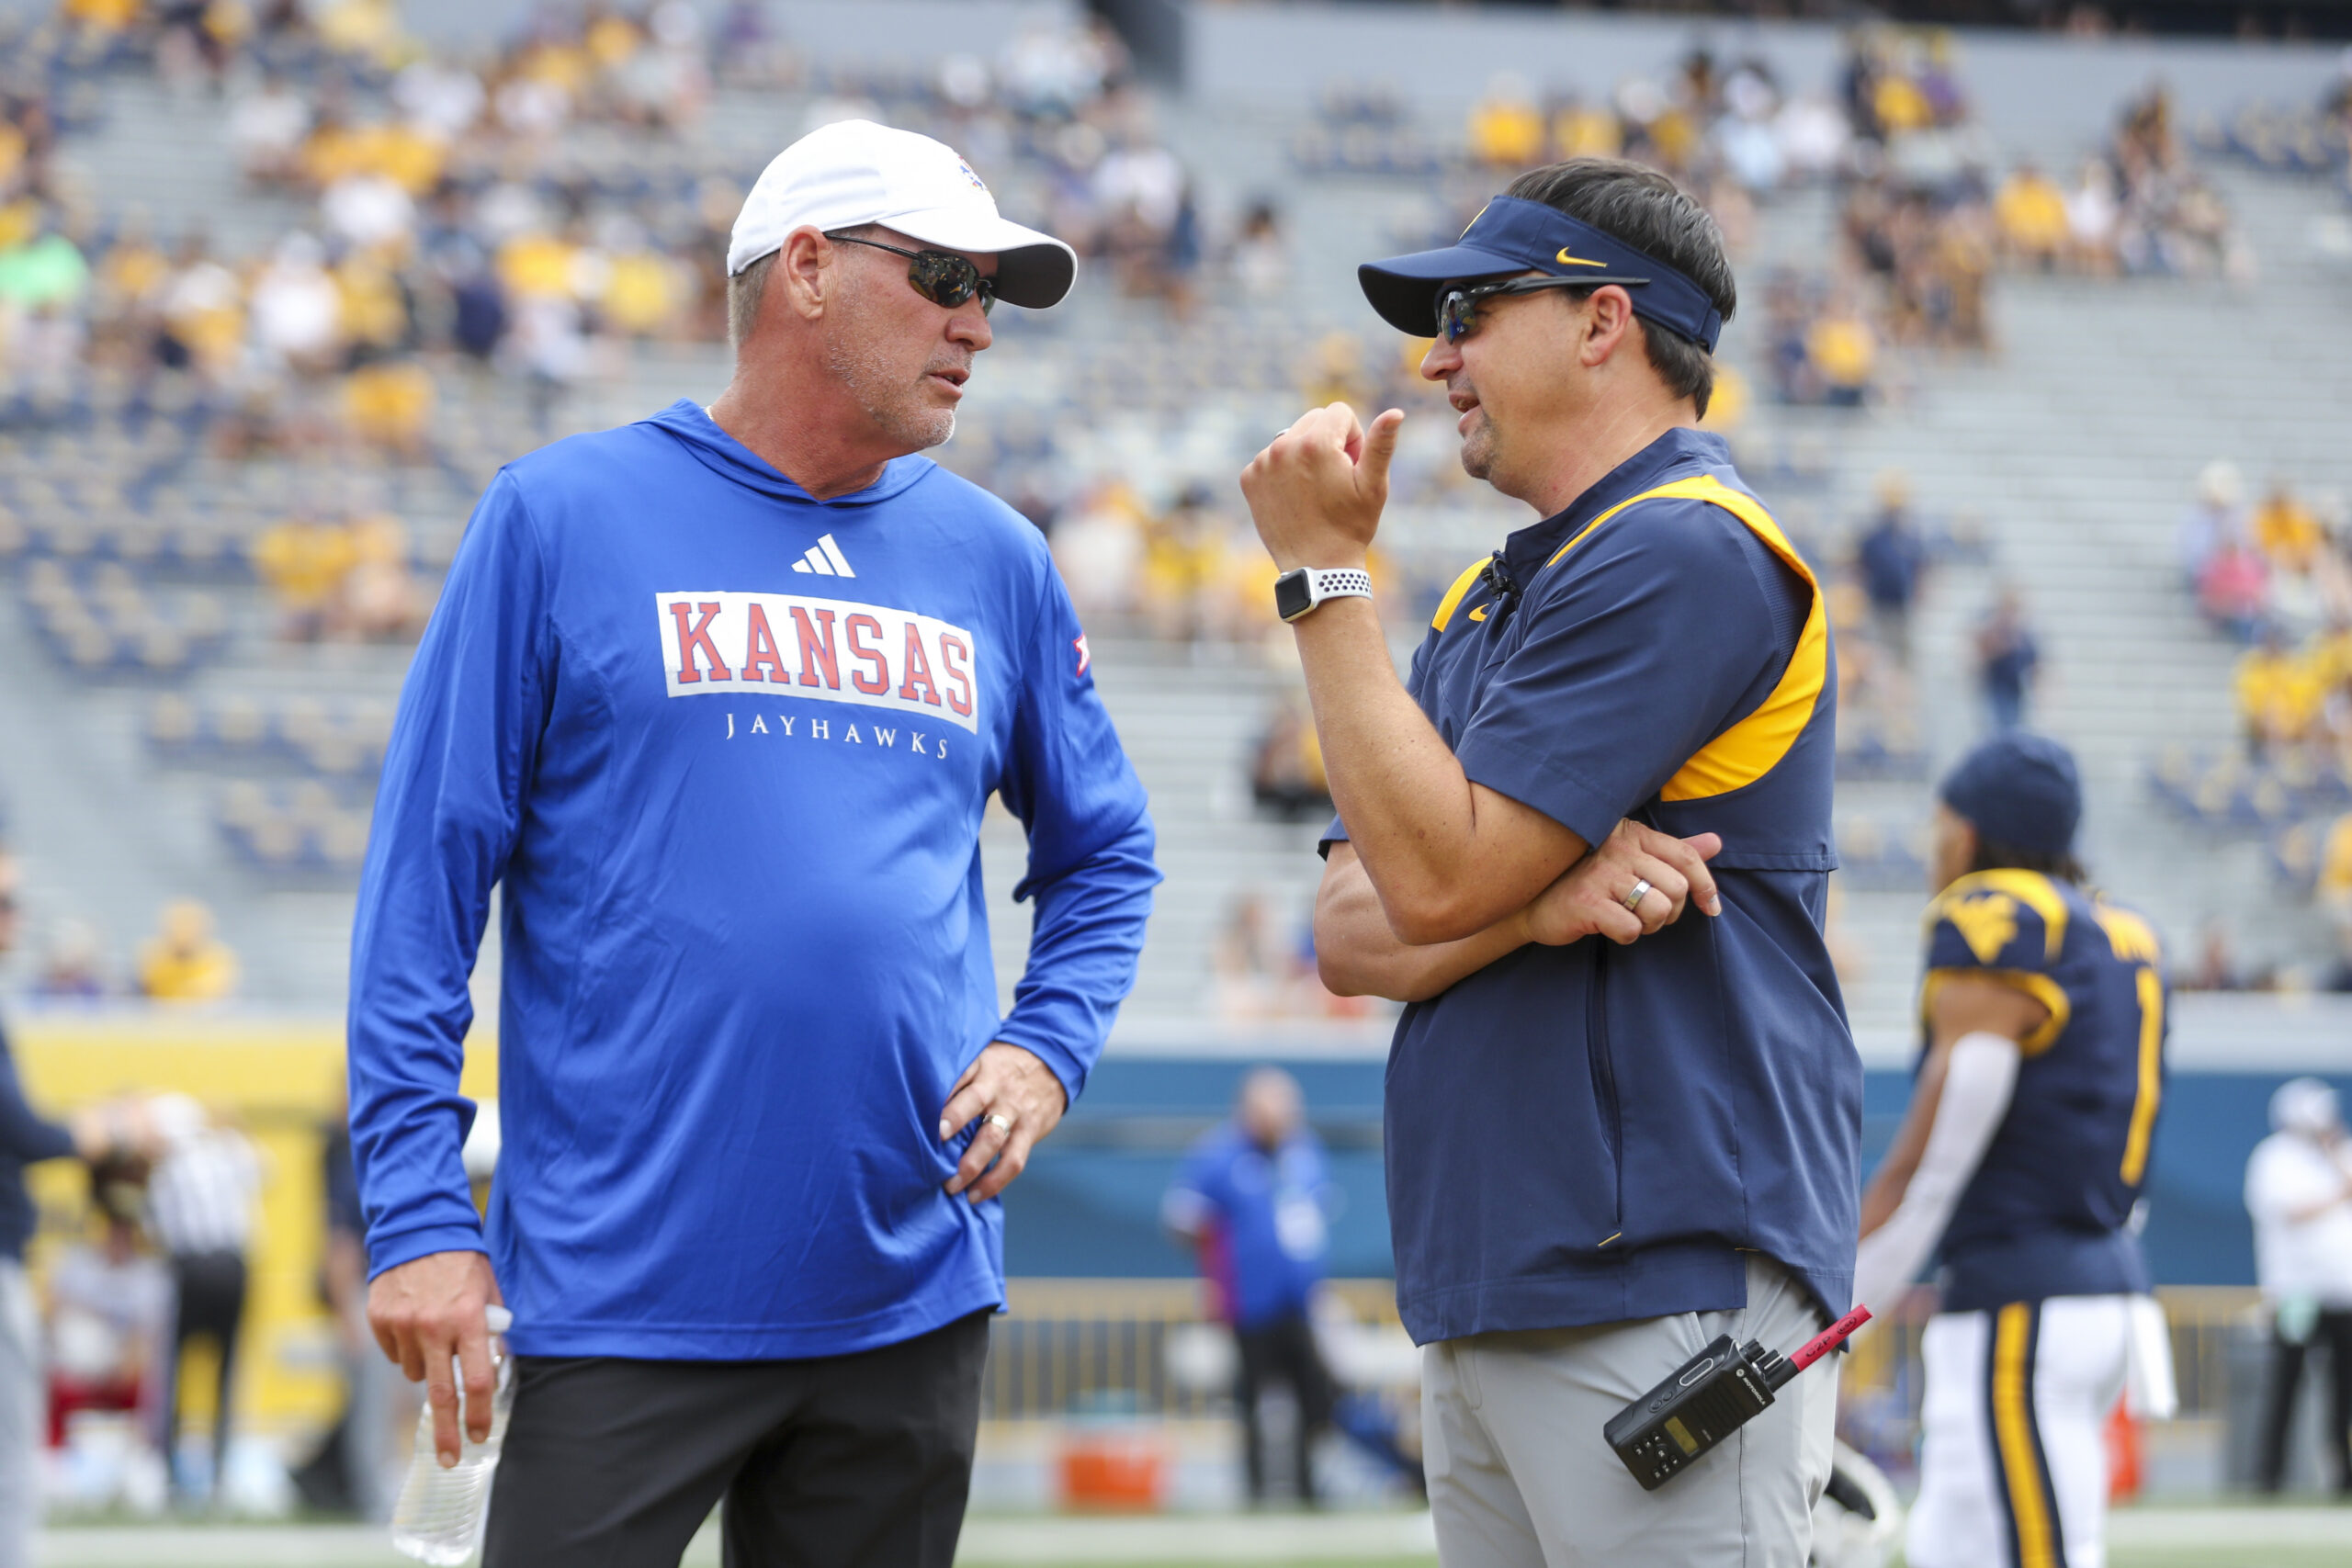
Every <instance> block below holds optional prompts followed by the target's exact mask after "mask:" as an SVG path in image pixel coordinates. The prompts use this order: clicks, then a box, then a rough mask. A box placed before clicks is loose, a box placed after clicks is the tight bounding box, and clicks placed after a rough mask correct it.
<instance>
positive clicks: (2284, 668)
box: [2233, 626, 2327, 755]
mask: <svg viewBox="0 0 2352 1568" xmlns="http://www.w3.org/2000/svg"><path fill="white" fill-rule="evenodd" d="M2233 684H2234V688H2235V691H2236V694H2237V705H2238V717H2239V718H2240V719H2241V720H2243V721H2244V723H2245V731H2246V744H2247V747H2248V749H2249V750H2252V751H2254V752H2255V753H2256V754H2257V755H2259V754H2260V752H2261V751H2262V750H2263V749H2264V748H2265V747H2266V746H2267V745H2271V744H2278V743H2286V742H2291V741H2295V740H2300V739H2302V738H2303V736H2304V735H2305V734H2306V733H2307V732H2308V731H2309V730H2310V728H2311V726H2312V720H2313V719H2315V718H2317V717H2318V716H2319V713H2320V708H2321V706H2322V705H2323V704H2324V703H2325V701H2326V700H2327V688H2326V687H2325V686H2324V685H2322V684H2321V683H2320V682H2319V679H2318V677H2317V675H2316V674H2315V673H2314V672H2313V671H2312V668H2311V666H2310V664H2309V663H2307V662H2306V661H2305V660H2303V659H2302V658H2301V657H2300V656H2298V655H2297V654H2296V653H2295V652H2294V651H2293V650H2292V649H2290V648H2288V647H2287V643H2286V639H2285V638H2284V637H2281V636H2280V635H2279V633H2278V629H2277V628H2276V627H2275V626H2273V627H2268V628H2266V629H2265V630H2264V632H2263V635H2262V641H2261V643H2260V645H2259V646H2257V647H2256V648H2254V649H2250V650H2249V651H2248V652H2246V653H2245V654H2244V655H2243V656H2241V657H2240V658H2239V660H2238V667H2237V673H2236V675H2235V677H2234V681H2233Z"/></svg>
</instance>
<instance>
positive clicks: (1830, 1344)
mask: <svg viewBox="0 0 2352 1568" xmlns="http://www.w3.org/2000/svg"><path fill="white" fill-rule="evenodd" d="M1870 1320H1871V1309H1870V1308H1868V1307H1866V1306H1858V1307H1856V1308H1855V1309H1854V1310H1853V1311H1851V1312H1849V1313H1848V1314H1846V1315H1845V1316H1843V1317H1841V1318H1839V1319H1838V1321H1837V1322H1835V1323H1833V1324H1831V1325H1829V1326H1828V1327H1826V1328H1825V1329H1823V1330H1822V1331H1821V1332H1820V1333H1818V1334H1816V1335H1815V1336H1814V1337H1812V1338H1810V1339H1808V1340H1806V1341H1805V1342H1804V1349H1802V1350H1799V1351H1798V1352H1797V1353H1796V1354H1795V1355H1793V1356H1791V1357H1790V1358H1789V1360H1790V1361H1791V1363H1792V1364H1793V1365H1794V1366H1795V1367H1796V1369H1797V1371H1804V1370H1805V1369H1806V1368H1807V1367H1809V1366H1811V1365H1813V1364H1814V1363H1815V1361H1818V1360H1819V1359H1821V1358H1822V1357H1824V1356H1826V1355H1827V1354H1829V1352H1830V1351H1832V1350H1835V1349H1836V1348H1838V1346H1840V1345H1843V1344H1844V1343H1845V1342H1846V1339H1847V1337H1848V1336H1849V1335H1851V1334H1852V1333H1853V1332H1854V1330H1856V1329H1857V1328H1860V1326H1861V1325H1864V1324H1866V1323H1868V1322H1869V1321H1870Z"/></svg>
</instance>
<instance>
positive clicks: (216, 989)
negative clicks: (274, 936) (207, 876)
mask: <svg viewBox="0 0 2352 1568" xmlns="http://www.w3.org/2000/svg"><path fill="white" fill-rule="evenodd" d="M236 988H237V955H236V954H235V953H232V952H231V951H230V950H229V947H228V944H227V943H225V942H221V941H220V939H219V938H218V937H216V936H214V935H213V933H212V911H211V910H210V909H209V908H205V906H204V905H202V904H200V903H198V902H197V901H196V900H195V899H193V898H180V899H175V900H174V901H173V902H172V903H169V904H166V905H165V906H164V914H163V919H162V920H161V921H160V922H159V923H158V924H157V926H156V931H155V935H154V936H153V937H152V938H150V939H149V940H148V942H146V944H145V945H144V946H142V947H141V948H140V950H139V989H140V991H141V994H142V995H145V996H147V997H150V998H153V999H154V1000H156V1001H159V1002H209V1001H217V1000H219V999H220V998H222V997H225V996H227V995H229V994H230V993H231V992H232V991H234V990H235V989H236Z"/></svg>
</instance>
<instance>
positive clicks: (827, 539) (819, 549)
mask: <svg viewBox="0 0 2352 1568" xmlns="http://www.w3.org/2000/svg"><path fill="white" fill-rule="evenodd" d="M792 570H795V571H813V572H815V573H816V574H817V575H818V576H819V577H855V576H856V575H857V573H855V572H854V571H852V570H850V569H849V558H848V557H847V556H845V555H843V554H842V547H840V546H839V545H837V544H835V543H833V536H831V534H825V535H821V536H819V538H818V540H817V543H816V544H815V545H814V546H812V547H810V548H809V553H808V554H806V555H804V556H802V557H801V558H799V559H798V560H797V561H794V562H793V563H792Z"/></svg>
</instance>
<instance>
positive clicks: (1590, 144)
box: [1552, 98, 1625, 159]
mask: <svg viewBox="0 0 2352 1568" xmlns="http://www.w3.org/2000/svg"><path fill="white" fill-rule="evenodd" d="M1624 150H1625V135H1624V131H1623V129H1622V128H1621V127H1620V126H1619V125H1618V123H1617V116H1616V115H1615V114H1614V113H1613V112H1611V110H1610V109H1609V108H1608V107H1607V106H1605V105H1601V104H1588V103H1583V102H1580V101H1578V100H1577V99H1575V98H1570V99H1568V100H1567V102H1566V103H1564V104H1562V105H1561V106H1560V107H1558V108H1556V109H1555V110H1554V111H1553V113H1552V155H1553V156H1554V157H1555V158H1564V159H1565V158H1614V157H1616V156H1617V155H1618V154H1619V153H1621V152H1623V151H1624Z"/></svg>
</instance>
